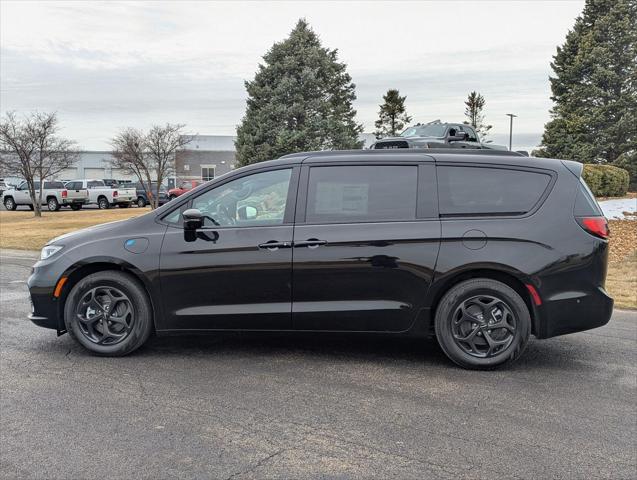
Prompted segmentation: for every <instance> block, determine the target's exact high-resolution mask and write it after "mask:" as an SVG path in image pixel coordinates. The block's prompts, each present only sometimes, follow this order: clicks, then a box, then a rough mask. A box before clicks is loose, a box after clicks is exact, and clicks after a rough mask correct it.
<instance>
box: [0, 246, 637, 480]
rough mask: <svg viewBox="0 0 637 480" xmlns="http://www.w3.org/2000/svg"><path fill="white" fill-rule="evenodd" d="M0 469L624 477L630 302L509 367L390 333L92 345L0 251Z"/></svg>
mask: <svg viewBox="0 0 637 480" xmlns="http://www.w3.org/2000/svg"><path fill="white" fill-rule="evenodd" d="M0 262H1V263H0V288H1V297H0V309H1V310H0V314H1V315H0V426H1V430H0V437H1V438H0V477H1V478H12V479H13V478H47V479H51V478H82V479H85V478H86V479H88V478H99V479H103V478H132V477H134V478H175V477H180V478H224V479H242V478H264V477H268V478H306V477H310V478H324V477H329V478H334V477H336V478H350V477H352V478H354V477H355V478H363V477H364V478H389V477H392V478H401V479H404V478H635V476H636V473H637V449H636V448H635V445H636V440H637V408H636V399H637V395H636V393H637V362H636V360H637V348H636V347H637V312H627V311H617V312H616V313H615V315H614V317H613V319H612V321H611V323H610V324H609V325H607V326H606V327H604V328H601V329H598V330H594V331H590V332H584V333H580V334H575V335H570V336H565V337H561V338H555V339H551V340H546V341H532V342H531V343H530V345H529V347H528V349H527V351H526V353H525V355H524V356H523V358H522V359H521V360H520V361H518V362H517V363H516V364H514V365H513V366H511V367H509V368H505V369H501V370H497V371H494V372H472V371H465V370H461V369H459V368H457V367H455V366H453V365H452V364H451V363H450V362H449V361H448V360H447V359H446V358H445V357H444V355H443V354H442V352H441V351H440V349H439V348H438V347H437V345H436V344H435V343H434V342H424V343H423V342H422V341H414V340H406V339H398V338H388V337H380V336H379V337H352V336H317V335H303V336H297V335H283V334H278V335H253V334H243V335H240V334H224V335H215V336H208V337H198V338H195V337H172V338H168V337H164V338H156V339H152V340H151V341H150V343H149V344H148V345H147V346H146V347H143V348H142V349H140V350H139V351H138V352H137V353H135V354H133V355H132V356H130V357H126V358H120V359H108V358H98V357H93V356H90V355H88V354H87V353H85V352H84V351H83V350H82V349H81V348H79V347H78V346H76V345H75V344H74V343H73V342H72V341H71V339H70V338H69V337H68V335H65V336H63V337H60V338H56V335H55V332H52V331H47V330H43V329H40V328H37V327H35V326H33V325H31V324H30V322H28V320H26V315H27V313H28V311H29V302H28V294H27V291H26V286H25V283H24V282H25V280H26V278H27V276H28V274H29V270H30V266H31V265H32V263H33V260H32V259H30V258H28V257H24V254H20V253H17V254H14V255H11V256H6V255H2V256H0Z"/></svg>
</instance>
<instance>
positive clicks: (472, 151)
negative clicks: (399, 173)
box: [279, 148, 524, 158]
mask: <svg viewBox="0 0 637 480" xmlns="http://www.w3.org/2000/svg"><path fill="white" fill-rule="evenodd" d="M388 153H391V154H392V155H394V154H412V155H413V154H414V153H422V154H425V155H428V154H432V153H435V154H447V155H490V156H498V157H524V155H522V154H521V153H518V152H512V151H509V150H489V149H487V148H379V149H373V150H319V151H314V152H297V153H288V154H287V155H283V156H282V157H279V158H292V157H303V156H308V155H313V156H321V157H329V156H333V155H343V154H347V155H365V154H367V155H382V154H385V155H386V154H388Z"/></svg>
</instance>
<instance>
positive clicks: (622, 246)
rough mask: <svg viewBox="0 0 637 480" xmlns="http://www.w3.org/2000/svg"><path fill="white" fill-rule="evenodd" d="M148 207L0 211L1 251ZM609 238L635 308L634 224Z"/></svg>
mask: <svg viewBox="0 0 637 480" xmlns="http://www.w3.org/2000/svg"><path fill="white" fill-rule="evenodd" d="M148 211H149V209H148V208H127V209H123V208H113V209H110V210H81V211H79V212H72V211H66V210H63V211H60V212H43V213H42V218H39V219H37V218H34V217H33V213H32V212H30V211H17V212H7V211H0V248H14V249H20V250H39V249H40V248H42V247H43V246H44V245H45V244H46V242H47V241H49V240H50V239H51V238H53V237H57V236H58V235H62V234H64V233H68V232H72V231H73V230H77V229H80V228H85V227H90V226H92V225H97V224H99V223H105V222H112V221H115V220H123V219H125V218H131V217H137V216H139V215H142V214H144V213H146V212H148ZM610 229H611V239H610V256H609V260H610V262H609V267H608V277H607V280H606V287H607V289H608V291H609V293H610V294H611V296H612V297H613V298H614V299H615V305H616V306H617V307H620V308H637V222H636V221H630V220H611V221H610Z"/></svg>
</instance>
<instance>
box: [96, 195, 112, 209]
mask: <svg viewBox="0 0 637 480" xmlns="http://www.w3.org/2000/svg"><path fill="white" fill-rule="evenodd" d="M97 206H98V207H99V209H100V210H108V209H109V208H111V204H110V202H109V201H108V198H106V197H100V198H98V199H97Z"/></svg>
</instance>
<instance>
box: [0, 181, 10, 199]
mask: <svg viewBox="0 0 637 480" xmlns="http://www.w3.org/2000/svg"><path fill="white" fill-rule="evenodd" d="M9 188H10V187H9V185H8V184H7V182H5V181H4V178H0V196H2V194H3V193H4V191H5V190H8V189H9Z"/></svg>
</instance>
